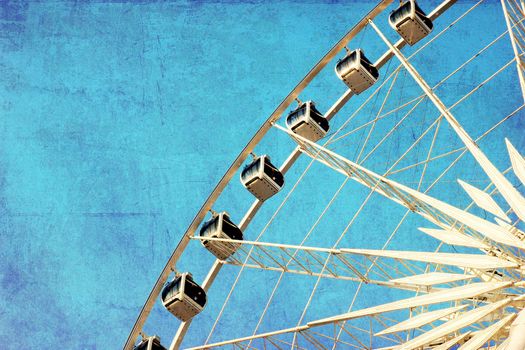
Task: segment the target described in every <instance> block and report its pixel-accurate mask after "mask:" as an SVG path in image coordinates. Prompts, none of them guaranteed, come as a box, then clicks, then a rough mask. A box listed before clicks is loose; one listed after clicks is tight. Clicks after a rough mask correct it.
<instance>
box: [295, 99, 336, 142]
mask: <svg viewBox="0 0 525 350" xmlns="http://www.w3.org/2000/svg"><path fill="white" fill-rule="evenodd" d="M286 126H287V127H288V129H290V130H291V131H292V132H294V133H296V134H297V135H300V136H302V137H304V138H306V139H308V140H310V141H312V142H316V141H318V140H320V139H322V138H323V137H324V136H325V135H326V133H327V132H328V128H329V125H328V120H326V118H325V117H323V115H322V114H321V112H319V111H318V110H317V108H315V103H314V102H313V101H307V102H304V103H301V104H300V105H299V107H297V108H296V109H295V110H293V111H291V112H290V114H288V117H287V118H286Z"/></svg>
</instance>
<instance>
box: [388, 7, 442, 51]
mask: <svg viewBox="0 0 525 350" xmlns="http://www.w3.org/2000/svg"><path fill="white" fill-rule="evenodd" d="M388 22H389V23H390V26H391V27H392V28H394V30H395V31H396V32H398V33H399V35H401V37H402V38H403V39H404V40H405V41H406V42H407V43H408V44H409V45H414V44H415V43H417V42H418V41H419V40H421V39H423V38H424V37H426V36H427V35H428V34H429V33H430V32H431V31H432V28H433V27H434V25H433V24H432V21H431V20H430V18H428V17H427V15H426V14H425V13H424V12H423V10H421V8H420V7H419V6H418V5H417V2H416V1H415V0H409V1H407V2H405V3H403V4H401V5H400V6H399V7H398V8H397V9H396V10H394V11H392V13H390V17H389V18H388Z"/></svg>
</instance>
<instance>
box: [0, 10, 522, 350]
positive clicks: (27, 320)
mask: <svg viewBox="0 0 525 350" xmlns="http://www.w3.org/2000/svg"><path fill="white" fill-rule="evenodd" d="M435 4H436V2H435V1H433V2H426V3H425V6H426V8H431V7H433V6H435ZM470 4H471V3H470ZM461 6H463V7H461ZM461 6H460V10H458V12H456V13H459V12H461V10H464V9H465V8H466V7H465V6H466V5H461ZM371 7H372V4H371V3H368V2H330V3H321V2H315V1H314V2H308V3H300V2H278V3H273V4H267V3H264V2H258V1H255V2H249V3H240V2H225V3H222V2H210V3H207V2H183V1H180V2H172V3H159V2H149V1H142V2H136V3H132V2H119V1H113V2H104V1H93V2H89V1H86V2H84V1H74V2H73V1H72V2H67V1H42V2H36V1H35V2H31V1H6V0H0V111H1V112H0V113H1V114H0V238H1V248H0V336H1V337H2V339H3V341H2V347H3V348H7V349H20V348H40V349H51V348H63V349H117V348H119V347H121V346H122V344H123V343H124V340H125V338H126V336H127V333H128V331H129V329H130V328H131V326H132V324H133V321H134V318H135V317H136V315H137V313H138V311H139V309H140V307H141V305H142V303H143V302H144V300H145V298H146V296H147V294H148V293H149V290H150V288H151V286H152V285H153V283H154V281H155V280H156V278H157V274H158V273H159V272H160V270H161V268H162V267H163V266H164V263H165V260H166V259H167V257H168V256H169V254H170V253H171V250H172V249H173V248H174V247H175V245H176V243H177V242H178V240H179V238H180V235H181V233H182V232H184V230H185V228H186V227H187V225H188V224H189V222H190V220H191V219H192V217H193V215H194V214H195V213H196V212H197V210H198V208H199V207H200V205H201V203H202V201H203V200H204V199H205V198H206V196H207V195H208V193H209V192H210V191H211V190H212V188H213V187H214V185H215V184H216V182H217V181H218V180H219V178H220V177H221V176H222V174H223V172H224V171H225V170H226V169H227V167H228V165H229V164H230V163H231V161H232V160H233V159H234V158H235V156H236V155H237V153H238V152H239V150H240V149H241V148H242V147H243V146H244V145H245V143H246V142H247V141H248V140H249V138H250V135H252V134H253V133H254V132H255V131H256V130H257V128H258V126H259V125H260V124H261V123H262V122H263V121H264V120H265V119H266V117H267V116H268V115H269V114H270V113H271V112H272V111H273V109H274V108H275V106H276V105H277V104H278V103H279V102H280V100H281V99H282V98H283V97H284V96H285V94H286V93H287V92H288V91H289V90H290V89H291V88H293V86H294V85H295V84H296V82H298V81H299V79H300V78H301V77H302V76H304V74H305V73H306V72H307V71H308V69H309V68H310V67H311V66H312V65H313V64H314V63H315V62H316V61H317V60H318V59H319V58H320V57H321V55H322V54H323V53H324V52H326V51H327V50H328V49H329V48H330V47H331V45H333V43H334V42H336V41H337V40H338V39H339V38H340V37H341V36H342V35H343V34H344V33H345V32H346V30H347V29H348V28H349V26H350V25H351V24H353V23H355V22H356V20H358V19H359V18H360V17H361V16H363V15H364V14H365V13H366V12H367V11H368V10H369V9H370V8H371ZM483 9H484V10H483V11H484V12H481V13H480V18H481V23H477V24H476V25H477V26H478V27H475V28H474V29H472V28H470V29H468V28H467V29H464V30H460V35H459V36H454V37H451V38H450V41H448V42H447V43H446V44H444V46H442V51H441V52H440V54H441V55H444V54H445V55H446V53H447V52H453V51H452V50H453V49H454V47H458V46H461V45H463V44H464V42H463V41H472V42H476V40H479V38H478V35H471V34H470V33H472V32H474V33H479V32H480V31H482V30H483V29H482V28H483V26H495V27H497V28H496V29H497V30H495V32H497V33H498V34H499V33H500V32H501V31H502V30H503V28H504V23H503V21H502V20H501V17H498V20H497V24H494V16H496V15H497V16H501V13H500V12H499V11H500V9H499V5H498V2H494V3H491V2H489V3H487V4H485V5H484V7H483ZM382 28H387V26H386V25H385V24H384V23H382ZM476 30H477V31H478V32H476ZM389 35H390V37H391V38H395V35H392V33H389ZM447 45H448V46H447ZM376 47H380V49H379V48H377V49H376ZM505 48H506V49H508V48H509V47H508V42H507V43H506V44H505ZM382 50H384V47H382V46H378V45H376V46H374V47H373V48H372V49H371V51H370V52H371V53H372V56H373V57H377V54H378V53H379V52H380V51H382ZM367 52H368V51H367ZM464 57H468V56H464ZM505 57H506V58H507V59H508V58H509V57H511V56H508V55H507V56H505ZM495 60H496V59H495ZM460 62H461V61H460ZM502 62H503V61H502ZM425 63H426V64H427V65H426V66H425V67H426V70H427V74H430V75H431V76H432V74H433V72H436V74H437V72H438V71H439V67H440V64H439V63H440V60H439V58H435V59H433V58H432V57H431V58H429V59H427V61H426V62H425ZM486 67H490V64H485V65H480V66H476V67H475V69H474V71H473V73H469V74H472V75H467V76H464V77H463V78H464V79H466V80H467V81H469V80H470V79H471V77H475V76H476V72H481V73H483V72H484V69H485V68H486ZM327 71H328V73H327V77H328V76H329V77H330V79H331V80H328V78H327V79H326V81H325V80H321V81H319V82H317V83H314V84H313V88H315V89H317V90H320V91H322V93H319V98H318V101H319V100H320V101H323V98H325V96H332V97H330V99H329V100H328V101H323V103H322V104H321V106H320V108H321V109H322V110H326V108H328V106H329V105H330V104H331V103H332V101H335V98H337V96H338V93H341V92H342V91H344V86H343V85H342V84H340V83H339V82H337V81H336V80H335V79H334V76H333V73H332V71H331V68H330V69H327ZM447 71H449V70H447ZM511 73H512V74H514V75H513V76H511V77H510V78H506V80H504V81H503V83H502V85H501V86H505V88H504V90H503V93H506V94H507V95H509V96H516V98H514V97H512V98H511V100H512V101H513V102H515V101H518V100H519V90H518V86H517V83H516V80H515V72H514V71H512V72H511ZM509 74H510V73H509ZM441 75H442V74H441ZM483 75H484V76H485V75H486V74H485V73H483ZM433 80H435V81H437V80H438V79H437V77H436V79H433ZM462 84H463V85H462ZM467 85H468V84H467ZM462 86H464V83H461V82H460V83H458V85H457V86H455V85H451V86H449V89H452V91H455V90H454V89H457V90H458V91H460V90H461V87H462ZM313 88H312V89H313ZM470 88H472V86H470ZM449 91H450V90H449ZM493 93H502V91H501V90H494V91H493ZM443 94H444V95H450V96H454V94H455V93H450V94H448V93H443ZM455 100H456V98H455V97H453V98H452V99H451V100H450V101H455ZM450 101H446V102H450ZM474 107H475V106H474ZM470 108H473V107H472V106H471V107H470ZM493 108H494V110H495V111H500V106H499V105H497V104H495V105H494V107H493ZM501 108H503V107H501ZM509 108H510V107H509ZM514 108H515V106H514ZM480 109H481V108H480ZM512 109H513V108H511V109H508V110H507V111H506V112H507V113H508V112H509V111H511V110H512ZM484 111H487V110H484ZM477 113H479V110H472V109H471V110H470V112H469V113H464V114H463V118H462V120H461V121H462V122H463V123H464V124H465V125H466V127H467V129H468V128H469V127H470V130H471V131H472V130H473V131H475V132H474V134H476V132H477V129H476V128H475V127H474V126H477V125H478V122H477V121H476V115H477ZM504 114H505V113H504V112H503V111H502V112H501V113H499V118H501V117H502V116H503V115H504ZM497 120H499V119H498V117H495V119H494V120H492V122H490V123H488V124H487V127H488V126H489V125H492V124H493V123H494V122H495V121H497ZM520 120H522V119H521V118H520ZM509 123H510V122H509ZM512 123H513V124H511V125H510V126H509V127H508V129H507V131H506V132H505V133H502V134H501V135H498V138H496V139H495V143H494V144H490V146H487V148H486V150H487V152H488V153H489V154H491V155H492V156H493V157H494V158H495V159H496V163H497V164H498V165H500V166H501V168H503V167H507V166H508V161H507V159H506V158H505V157H506V156H505V152H504V148H503V140H502V138H501V136H502V135H504V134H506V135H509V136H510V137H511V138H513V142H514V143H515V145H516V146H517V147H518V149H520V150H523V149H524V147H523V146H524V141H523V137H522V136H521V135H522V125H523V123H522V122H519V121H513V122H512ZM509 130H510V131H509ZM292 147H293V145H292V144H291V143H290V142H289V141H287V140H286V139H285V138H283V137H281V139H278V141H276V142H273V143H271V144H270V145H269V146H268V148H269V149H272V150H274V152H273V153H272V155H276V160H277V161H276V163H277V164H279V163H280V162H281V161H282V160H284V156H285V155H286V154H287V152H288V150H289V149H291V148H292ZM261 153H262V152H261ZM500 161H501V164H499V163H498V162H500ZM305 164H306V163H305ZM320 171H321V170H320ZM323 176H324V175H323ZM339 179H340V181H342V178H339ZM236 185H237V184H236ZM338 185H339V183H337V184H334V185H326V186H327V187H325V189H330V190H331V191H332V192H333V190H335V188H337V186H338ZM312 186H313V185H312ZM238 187H240V186H238ZM458 191H459V190H458V189H457V188H456V187H454V188H453V189H451V190H450V193H449V194H448V195H450V197H454V196H456V195H457V193H459V192H458ZM307 192H308V191H307ZM308 193H309V192H308ZM319 196H320V198H321V199H322V200H323V201H324V202H323V203H325V202H326V201H327V200H328V199H329V197H330V196H329V195H324V194H323V193H321V194H319ZM443 196H447V193H444V194H443ZM325 197H326V198H325ZM444 199H446V198H444ZM309 200H310V201H311V203H310V202H308V201H309ZM250 201H251V198H250V197H249V196H248V195H247V194H246V193H245V192H241V191H240V190H239V189H233V190H232V192H231V193H230V194H226V197H225V198H223V199H222V202H221V203H222V204H224V205H223V208H224V207H226V204H228V210H229V211H230V212H233V213H234V214H236V215H235V217H236V218H240V217H241V216H242V212H243V210H245V209H246V206H247V205H248V204H249V203H250ZM305 201H306V207H308V205H312V206H313V205H315V204H316V203H317V201H316V200H315V199H311V198H310V197H303V202H302V203H303V205H305ZM320 201H321V200H320ZM241 203H242V205H241ZM320 207H321V208H322V206H320ZM218 209H222V208H218ZM354 209H355V208H354ZM378 212H380V213H381V215H382V216H384V217H387V216H388V215H390V214H391V215H392V217H394V216H395V218H397V219H398V218H399V215H398V214H397V212H395V211H394V210H392V212H385V211H383V209H380V208H379V209H378V208H376V213H378ZM389 213H390V214H389ZM264 214H265V213H264V212H263V213H262V215H263V216H264ZM266 214H268V213H266ZM342 215H343V216H345V215H346V216H347V217H348V216H349V214H348V213H346V214H345V213H342ZM267 216H269V214H268V215H267ZM393 220H394V219H392V221H391V222H393ZM285 224H286V222H285ZM254 225H256V227H257V223H254ZM260 225H261V223H259V226H260ZM331 225H332V226H328V227H336V226H337V227H339V226H342V227H344V223H343V222H339V223H337V222H334V223H332V224H331ZM285 226H286V225H285ZM363 227H364V228H366V226H363ZM294 230H295V229H293V228H292V229H290V232H287V233H289V235H287V236H286V237H284V238H283V237H282V236H281V237H280V238H279V237H277V238H276V237H273V239H269V240H272V241H286V240H287V239H288V237H294V236H292V234H293V233H294ZM297 232H298V233H297V237H299V236H300V234H301V232H302V233H303V234H304V230H301V229H299V228H298V229H297ZM254 236H255V234H253V235H252V236H251V238H253V237H254ZM332 237H336V236H335V235H334V236H332ZM290 239H291V238H290ZM333 240H334V239H333V238H331V240H329V241H326V242H323V240H322V239H321V240H320V241H318V242H315V243H312V244H318V245H322V246H330V245H331V244H333ZM291 242H292V243H297V240H292V241H291ZM356 242H357V244H356ZM360 242H361V246H368V247H370V244H368V245H366V244H363V240H362V239H359V236H357V238H356V239H355V240H354V242H353V243H354V245H358V246H359V244H360ZM370 242H372V243H371V244H372V245H375V246H380V245H381V244H382V242H384V237H383V238H382V239H378V240H377V243H373V242H374V240H371V241H368V242H367V243H370ZM434 243H435V242H434ZM407 245H408V246H410V245H412V246H415V245H417V244H416V243H414V242H408V243H407ZM418 248H420V249H421V248H422V247H421V246H419V247H418ZM195 249H200V248H198V247H197V248H195ZM193 257H194V258H192V261H193V267H192V271H193V272H194V274H195V275H196V277H197V278H198V279H199V280H202V278H203V277H204V275H205V272H206V271H207V269H208V268H209V266H210V263H211V258H210V256H209V255H207V253H205V252H203V250H202V249H201V250H200V251H199V252H197V253H194V255H193ZM199 259H201V260H199ZM201 261H202V266H195V262H201ZM188 265H189V264H188ZM188 265H187V266H188ZM234 271H236V270H235V269H231V270H230V274H229V276H230V277H224V278H225V279H227V283H225V284H224V287H221V285H219V286H218V287H216V291H217V293H216V294H218V295H220V297H217V300H219V301H222V300H223V299H224V295H225V293H226V292H227V290H228V287H227V286H228V282H229V283H231V280H232V278H233V277H231V276H233V272H234ZM225 275H228V274H227V273H226V274H225ZM254 276H255V277H253V276H252V277H251V278H255V279H254V280H253V281H255V282H254V284H251V285H250V282H247V283H248V286H253V285H262V286H264V285H266V283H267V282H268V283H270V282H272V281H273V278H274V277H275V275H272V276H269V277H267V276H268V275H262V274H258V275H254ZM294 278H295V277H294ZM249 281H250V280H249ZM294 281H295V280H294V279H293V278H292V279H290V280H289V282H287V283H288V284H286V285H285V286H284V287H283V289H282V290H283V291H284V292H283V293H284V296H286V293H285V292H286V291H287V290H288V291H293V290H295V288H297V285H300V286H306V285H308V286H309V287H311V283H312V280H308V281H306V280H304V279H301V278H299V277H297V280H296V281H297V284H294V283H295V282H294ZM331 283H337V282H331ZM268 285H269V284H268ZM245 290H246V291H247V292H246V293H245V294H242V293H241V294H239V296H238V297H237V299H234V301H235V302H237V303H241V301H245V302H248V303H254V302H255V300H258V296H259V294H258V293H260V294H261V295H263V298H262V300H264V301H265V300H266V296H267V295H268V293H269V291H270V290H271V286H270V285H269V287H268V288H260V289H259V290H258V289H257V288H251V287H246V288H245ZM323 291H324V292H325V295H326V298H325V299H323V301H322V303H321V304H320V305H321V306H322V308H323V309H325V310H327V311H325V313H327V314H332V313H333V312H330V310H329V309H330V307H329V306H331V305H333V303H334V302H335V303H337V300H338V299H337V297H336V296H335V295H331V294H330V291H331V289H330V288H329V287H326V288H325V289H323ZM221 293H222V294H221ZM349 293H350V292H349ZM383 297H384V295H379V294H376V295H375V296H374V297H373V298H371V300H372V301H373V300H378V299H380V298H383ZM211 298H212V299H213V296H212V297H211ZM221 298H222V299H221ZM264 301H263V302H264ZM289 302H290V303H294V301H293V300H289ZM221 304H222V302H221ZM221 304H217V303H210V306H208V309H209V310H207V312H209V314H204V315H202V318H201V322H203V324H204V325H205V326H206V327H207V328H206V329H209V327H210V326H211V323H212V321H213V319H214V318H213V317H212V316H211V315H214V314H216V313H217V311H218V308H219V307H220V305H221ZM290 305H291V307H290V309H291V310H292V311H288V312H289V313H291V314H293V316H290V315H291V314H286V313H285V312H284V308H281V309H279V308H278V307H277V308H275V310H273V311H272V312H271V315H272V316H271V317H272V322H271V323H270V325H269V326H268V328H267V330H272V329H277V328H279V327H280V325H279V321H283V323H284V324H286V323H289V322H288V321H286V320H287V317H291V318H292V319H294V320H296V319H297V315H295V313H294V311H293V310H294V309H297V310H302V307H303V305H304V303H299V302H298V303H297V305H295V306H296V307H294V305H292V304H290ZM290 305H289V306H290ZM345 305H347V304H345ZM345 305H342V306H341V308H342V309H344V308H345V307H346V306H345ZM244 310H245V313H244V315H245V316H244V317H245V318H251V319H252V321H254V320H255V321H256V320H257V316H254V315H251V314H246V308H244ZM239 312H242V311H239ZM230 315H232V316H228V317H227V319H226V320H227V321H229V322H230V323H229V325H230V326H231V325H233V326H234V328H235V327H237V328H238V329H239V330H240V331H241V334H239V335H248V334H247V332H250V330H247V331H246V332H244V333H242V331H243V329H242V325H243V323H244V318H243V319H242V321H241V320H240V319H239V317H238V314H235V312H233V313H230ZM152 316H153V317H154V318H155V317H157V318H158V319H159V320H160V321H158V324H157V327H151V328H150V330H148V332H150V333H154V332H156V333H160V334H161V335H162V336H163V338H164V339H165V340H169V339H170V338H169V337H170V336H171V335H172V334H173V332H174V330H175V328H176V326H177V322H176V321H173V319H172V318H170V316H169V315H166V313H165V312H164V311H162V310H161V309H160V308H156V309H155V310H154V311H153V313H152ZM293 322H295V321H293ZM293 322H292V323H293ZM272 323H274V324H272ZM227 329H228V327H225V331H222V333H221V332H219V334H220V335H221V338H224V339H226V338H228V331H227ZM248 329H253V327H252V328H248ZM195 332H196V333H195V334H197V335H193V336H194V337H195V339H201V338H202V337H204V336H205V334H204V333H206V332H202V333H203V334H200V335H199V331H198V330H197V331H195ZM206 334H207V333H206ZM15 335H16V337H14V336H15Z"/></svg>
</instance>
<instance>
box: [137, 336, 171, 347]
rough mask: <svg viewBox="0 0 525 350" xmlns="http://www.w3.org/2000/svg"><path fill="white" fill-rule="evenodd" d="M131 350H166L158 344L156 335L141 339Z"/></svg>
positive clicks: (158, 340) (158, 339)
mask: <svg viewBox="0 0 525 350" xmlns="http://www.w3.org/2000/svg"><path fill="white" fill-rule="evenodd" d="M133 350H167V349H166V348H165V347H164V346H162V344H161V343H160V338H159V337H158V336H156V335H154V336H152V337H147V338H144V339H142V341H141V342H140V343H139V344H138V345H137V346H135V347H134V348H133Z"/></svg>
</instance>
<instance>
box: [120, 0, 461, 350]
mask: <svg viewBox="0 0 525 350" xmlns="http://www.w3.org/2000/svg"><path fill="white" fill-rule="evenodd" d="M393 1H394V0H380V2H379V4H378V5H376V6H375V7H374V8H373V9H372V10H371V11H370V12H369V13H368V14H367V16H365V17H363V19H362V20H361V21H360V22H359V23H358V24H357V25H355V26H354V27H353V28H351V29H350V31H348V32H347V33H346V34H345V35H344V36H343V37H342V38H341V39H340V40H339V41H338V42H337V43H336V44H335V45H334V46H333V47H332V48H331V49H330V50H329V51H328V52H327V53H326V54H325V55H324V56H323V57H322V58H321V59H320V60H319V61H318V62H317V63H316V64H315V65H314V67H313V68H312V69H310V71H309V72H308V73H307V74H306V75H305V77H304V78H303V79H301V80H300V82H299V83H298V84H297V85H296V86H295V87H294V88H293V89H292V91H291V92H290V93H289V94H288V95H287V96H286V97H285V98H284V99H283V101H282V102H281V103H280V104H279V105H278V106H277V108H276V109H275V110H274V112H272V114H271V115H270V117H268V119H267V120H266V121H265V122H264V123H263V124H262V125H261V127H260V128H259V130H258V131H257V132H256V133H255V134H254V136H253V137H252V138H251V139H250V141H248V143H247V144H246V146H245V147H244V148H243V150H242V151H241V152H240V154H239V155H238V156H237V158H236V159H235V160H234V161H233V162H232V164H231V165H230V167H229V168H228V170H226V172H225V174H224V175H223V177H222V178H221V180H219V182H218V183H217V185H216V186H215V188H214V189H213V190H212V192H211V193H210V195H209V196H208V198H207V199H206V200H205V202H204V204H203V205H202V206H201V208H200V209H199V211H198V212H197V214H196V215H195V217H194V218H193V220H192V221H191V223H190V225H189V226H188V229H187V230H186V232H185V233H184V234H183V236H182V238H181V240H180V241H179V243H178V244H177V246H176V247H175V249H174V251H173V253H172V255H171V256H170V258H169V259H168V261H167V263H166V265H165V267H164V268H163V270H162V271H161V273H160V275H159V277H158V278H157V281H156V282H155V284H154V286H153V288H152V290H151V292H150V294H149V296H148V298H147V299H146V302H145V303H144V305H143V307H142V308H141V311H140V313H139V315H138V317H137V319H136V321H135V323H134V325H133V328H132V329H131V331H130V334H129V335H128V338H127V340H126V343H125V344H124V347H123V349H124V350H132V348H133V346H134V344H135V342H136V339H137V338H138V336H139V334H140V333H141V332H142V326H143V324H144V322H145V319H146V318H147V316H148V315H149V312H150V311H151V309H152V308H153V305H154V303H155V300H156V299H157V297H158V295H159V294H160V291H161V288H162V286H163V285H164V283H165V281H166V280H167V279H168V277H169V275H170V274H171V272H172V270H173V266H174V264H175V262H176V260H178V258H179V256H180V255H181V254H182V252H183V251H184V249H185V247H186V246H187V244H188V243H189V241H190V237H191V236H192V235H193V233H194V232H195V231H196V230H197V228H198V226H199V225H200V223H201V222H202V220H204V217H205V215H206V213H207V212H208V211H209V210H210V209H211V208H212V206H213V204H214V203H215V201H216V200H217V198H218V197H219V195H220V194H221V193H222V191H223V189H224V188H225V187H226V186H227V184H228V183H229V182H230V181H231V179H232V178H233V176H234V174H235V173H236V172H237V171H238V170H239V169H240V167H241V166H242V164H243V163H244V161H245V160H246V159H247V158H248V156H249V154H250V152H252V150H253V149H254V148H255V146H256V145H257V144H258V143H259V142H260V141H261V140H262V138H263V137H264V135H265V134H266V133H267V132H268V131H269V130H270V129H271V127H272V125H273V123H274V122H275V121H276V120H277V119H279V118H280V116H281V115H282V113H284V111H285V110H286V108H288V107H289V106H290V105H291V104H292V103H293V101H295V99H296V98H297V97H298V96H299V94H300V93H301V92H302V90H304V89H305V88H306V86H307V85H308V84H309V83H310V82H311V81H312V80H313V78H314V77H315V76H317V74H318V73H319V72H320V71H321V70H322V69H323V68H324V67H325V66H326V65H327V64H328V63H329V62H331V61H332V59H333V58H335V56H336V55H337V54H338V53H339V52H340V51H341V50H342V49H343V48H344V47H345V46H346V44H347V43H348V42H349V41H350V40H351V39H352V38H353V37H354V36H355V35H356V34H358V33H359V32H360V31H361V30H362V29H363V28H364V27H365V26H366V24H367V21H366V19H367V18H371V17H372V18H373V17H375V16H376V15H377V14H379V13H381V12H382V11H383V10H384V9H385V8H386V7H387V6H388V5H390V4H391V3H392V2H393ZM447 1H448V2H451V3H454V2H455V1H456V0H447ZM447 1H445V2H447ZM180 248H182V250H181V249H180Z"/></svg>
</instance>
